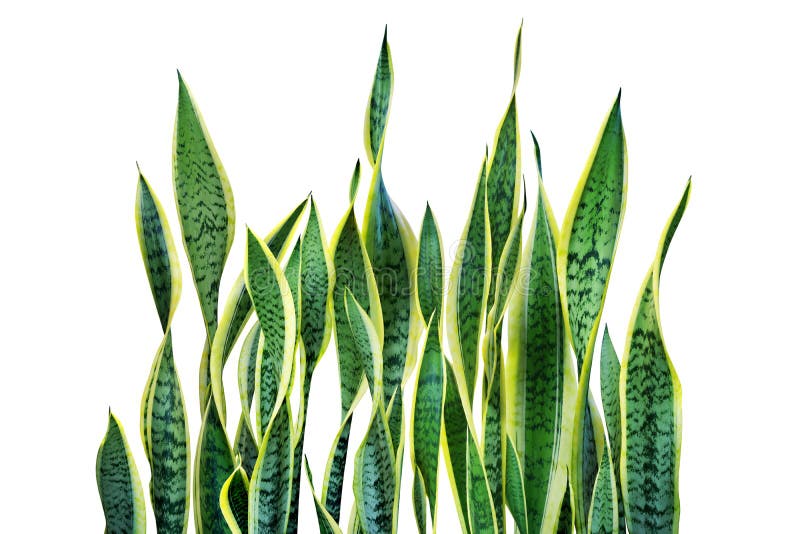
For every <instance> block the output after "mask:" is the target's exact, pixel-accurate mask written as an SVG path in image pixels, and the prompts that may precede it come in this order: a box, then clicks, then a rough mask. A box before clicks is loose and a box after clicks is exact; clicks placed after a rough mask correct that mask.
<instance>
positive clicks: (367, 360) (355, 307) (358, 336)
mask: <svg viewBox="0 0 800 534" xmlns="http://www.w3.org/2000/svg"><path fill="white" fill-rule="evenodd" d="M345 312H346V313H347V317H348V321H349V326H350V336H351V338H352V340H353V346H354V349H355V353H356V357H357V358H358V361H359V362H360V367H361V368H362V369H364V372H365V374H366V376H367V383H368V384H369V390H370V392H371V393H372V396H373V400H375V399H377V397H378V396H379V395H381V394H382V393H383V388H384V384H383V369H384V367H383V365H382V363H383V362H382V357H381V354H382V351H381V346H380V341H379V339H378V334H377V332H376V330H375V327H374V326H373V324H372V320H371V319H370V317H369V316H368V315H367V312H366V311H364V308H362V307H361V306H360V305H359V304H358V302H356V299H355V297H354V296H353V294H352V293H351V292H350V290H349V289H346V290H345Z"/></svg>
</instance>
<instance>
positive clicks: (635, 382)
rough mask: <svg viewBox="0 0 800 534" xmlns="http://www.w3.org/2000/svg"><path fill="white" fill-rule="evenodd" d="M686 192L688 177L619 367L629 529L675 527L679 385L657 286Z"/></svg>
mask: <svg viewBox="0 0 800 534" xmlns="http://www.w3.org/2000/svg"><path fill="white" fill-rule="evenodd" d="M690 192H691V181H689V183H687V184H686V189H685V190H684V193H683V196H682V197H681V200H680V202H679V203H678V206H677V207H676V208H675V210H674V211H673V213H672V215H671V217H670V219H669V221H668V222H667V225H666V227H665V228H664V232H663V233H662V235H661V241H660V244H659V247H658V252H657V253H656V258H655V260H654V261H653V265H652V267H651V269H650V271H649V272H648V273H647V276H646V277H645V280H644V283H643V284H642V289H641V290H640V292H639V297H638V298H637V301H636V305H635V306H634V311H633V315H632V316H631V323H630V327H629V329H628V340H627V343H626V350H625V353H624V355H623V359H622V365H621V368H620V417H621V422H622V448H621V454H620V464H621V467H620V477H621V479H622V495H623V501H624V503H625V518H626V520H627V525H628V529H629V530H630V531H631V532H677V531H678V521H679V519H680V499H679V496H678V466H679V462H680V451H681V421H682V412H681V385H680V381H679V380H678V375H677V373H676V372H675V368H674V367H673V365H672V361H671V360H670V358H669V354H668V353H667V350H666V346H665V344H664V337H663V334H662V331H661V319H660V317H659V305H658V296H659V293H658V290H659V282H660V279H661V268H662V266H663V263H664V259H665V258H666V254H667V249H668V248H669V245H670V242H671V241H672V238H673V236H674V234H675V230H676V229H677V227H678V223H680V220H681V218H682V217H683V213H684V210H685V209H686V204H687V203H688V201H689V194H690Z"/></svg>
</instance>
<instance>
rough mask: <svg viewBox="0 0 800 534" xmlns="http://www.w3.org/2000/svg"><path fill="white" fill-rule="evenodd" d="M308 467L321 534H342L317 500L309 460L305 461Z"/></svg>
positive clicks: (309, 482) (309, 483)
mask: <svg viewBox="0 0 800 534" xmlns="http://www.w3.org/2000/svg"><path fill="white" fill-rule="evenodd" d="M305 465H306V479H308V485H309V487H310V488H311V495H312V496H313V497H314V507H315V509H316V511H317V522H318V523H319V532H320V534H341V532H342V530H341V529H340V528H339V525H338V523H337V522H336V519H334V518H333V516H332V515H331V514H330V513H329V512H328V510H326V509H325V506H323V504H322V503H321V502H320V500H319V499H318V498H317V492H316V491H315V490H314V481H313V480H312V477H311V469H310V468H309V467H308V458H306V459H305Z"/></svg>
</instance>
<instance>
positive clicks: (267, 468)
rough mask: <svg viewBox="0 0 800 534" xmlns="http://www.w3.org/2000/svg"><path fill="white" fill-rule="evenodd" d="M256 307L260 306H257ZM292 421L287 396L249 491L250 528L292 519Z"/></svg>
mask: <svg viewBox="0 0 800 534" xmlns="http://www.w3.org/2000/svg"><path fill="white" fill-rule="evenodd" d="M256 309H257V308H256ZM293 439H294V438H293V432H292V421H291V415H290V413H289V406H288V404H287V402H286V399H281V403H280V405H279V406H278V408H277V410H276V411H275V416H274V417H273V418H272V419H271V420H270V423H269V426H268V427H267V430H266V432H265V434H264V439H263V440H261V447H260V448H259V451H258V461H257V462H256V465H255V468H254V469H253V478H252V480H251V481H250V490H249V494H248V532H251V533H253V534H262V533H263V534H267V533H270V534H271V533H275V532H285V531H286V528H287V525H288V521H289V506H290V500H291V491H292V488H291V486H292V471H293V470H292V463H293V462H294V451H293V447H292V442H293Z"/></svg>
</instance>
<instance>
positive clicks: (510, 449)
mask: <svg viewBox="0 0 800 534" xmlns="http://www.w3.org/2000/svg"><path fill="white" fill-rule="evenodd" d="M505 468H506V472H505V496H506V501H507V502H508V509H509V510H510V511H511V516H512V517H513V518H514V522H515V523H516V525H517V529H518V530H519V532H520V533H521V534H527V532H528V514H527V509H526V505H525V501H526V499H525V484H524V482H523V479H522V464H521V463H520V459H519V456H518V454H517V449H516V448H515V447H514V443H513V442H512V441H511V438H510V437H508V436H506V467H505Z"/></svg>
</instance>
